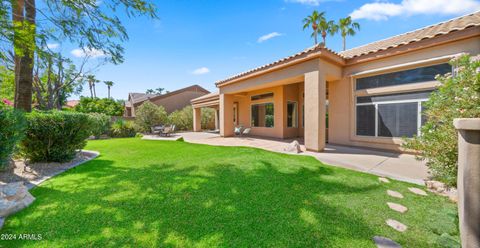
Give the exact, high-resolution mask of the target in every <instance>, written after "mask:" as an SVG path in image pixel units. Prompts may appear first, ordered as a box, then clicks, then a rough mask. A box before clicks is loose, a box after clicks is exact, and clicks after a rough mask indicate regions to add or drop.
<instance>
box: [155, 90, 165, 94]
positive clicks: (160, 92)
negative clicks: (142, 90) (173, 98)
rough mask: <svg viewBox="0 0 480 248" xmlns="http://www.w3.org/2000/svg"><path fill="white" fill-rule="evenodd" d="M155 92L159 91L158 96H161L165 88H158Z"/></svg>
mask: <svg viewBox="0 0 480 248" xmlns="http://www.w3.org/2000/svg"><path fill="white" fill-rule="evenodd" d="M155 90H156V91H157V95H161V94H162V92H163V91H164V90H165V88H156V89H155Z"/></svg>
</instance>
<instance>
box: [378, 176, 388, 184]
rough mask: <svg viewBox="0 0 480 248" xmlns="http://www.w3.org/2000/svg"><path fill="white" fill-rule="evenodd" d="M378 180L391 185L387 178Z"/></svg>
mask: <svg viewBox="0 0 480 248" xmlns="http://www.w3.org/2000/svg"><path fill="white" fill-rule="evenodd" d="M378 180H379V181H380V182H382V183H389V182H390V180H388V178H385V177H379V178H378Z"/></svg>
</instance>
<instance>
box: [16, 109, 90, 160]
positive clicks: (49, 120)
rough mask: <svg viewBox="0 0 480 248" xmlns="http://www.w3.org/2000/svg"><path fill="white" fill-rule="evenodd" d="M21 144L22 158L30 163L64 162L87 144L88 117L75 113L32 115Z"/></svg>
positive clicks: (28, 118) (28, 115)
mask: <svg viewBox="0 0 480 248" xmlns="http://www.w3.org/2000/svg"><path fill="white" fill-rule="evenodd" d="M26 117H27V129H26V132H25V139H23V141H22V143H21V151H22V154H23V155H24V156H25V158H27V159H30V161H32V162H66V161H69V160H71V159H73V158H74V157H75V154H76V152H77V150H79V149H82V148H83V147H84V146H85V145H86V139H87V138H88V137H89V136H90V134H91V133H92V121H91V119H90V117H89V116H88V115H87V114H83V113H76V112H61V111H51V112H32V113H30V114H27V115H26Z"/></svg>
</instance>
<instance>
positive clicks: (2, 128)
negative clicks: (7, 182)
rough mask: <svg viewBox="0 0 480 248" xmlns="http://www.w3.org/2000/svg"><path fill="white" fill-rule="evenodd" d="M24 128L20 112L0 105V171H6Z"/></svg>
mask: <svg viewBox="0 0 480 248" xmlns="http://www.w3.org/2000/svg"><path fill="white" fill-rule="evenodd" d="M25 127H26V121H25V116H24V115H23V113H22V112H21V111H18V110H15V109H13V108H11V107H6V106H2V105H1V104H0V170H4V169H6V167H7V166H8V163H9V160H10V158H11V156H12V154H13V153H14V151H15V149H16V147H17V144H18V143H19V142H20V140H21V139H22V138H23V132H24V130H25Z"/></svg>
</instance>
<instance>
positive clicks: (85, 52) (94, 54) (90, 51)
mask: <svg viewBox="0 0 480 248" xmlns="http://www.w3.org/2000/svg"><path fill="white" fill-rule="evenodd" d="M70 53H71V54H72V55H73V56H75V57H77V58H83V57H87V56H88V57H91V58H100V57H105V53H104V52H103V51H101V50H98V49H95V48H85V49H81V48H77V49H73V50H72V51H71V52H70Z"/></svg>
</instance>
